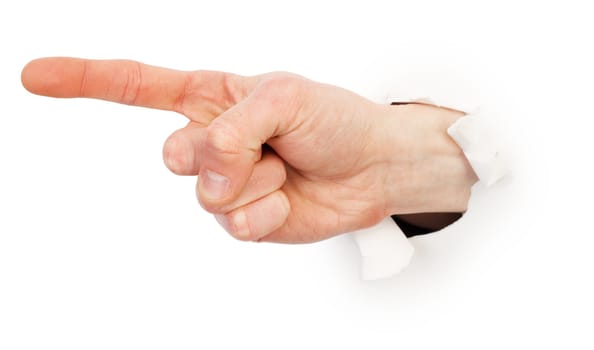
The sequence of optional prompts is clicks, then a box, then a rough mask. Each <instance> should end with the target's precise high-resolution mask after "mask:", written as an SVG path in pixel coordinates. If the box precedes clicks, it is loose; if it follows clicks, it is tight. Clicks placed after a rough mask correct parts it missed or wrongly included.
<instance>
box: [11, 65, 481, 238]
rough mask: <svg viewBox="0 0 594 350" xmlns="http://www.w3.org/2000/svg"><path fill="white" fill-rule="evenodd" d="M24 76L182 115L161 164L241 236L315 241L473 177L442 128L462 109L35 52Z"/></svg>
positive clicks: (287, 78)
mask: <svg viewBox="0 0 594 350" xmlns="http://www.w3.org/2000/svg"><path fill="white" fill-rule="evenodd" d="M22 81H23V85H24V86H25V88H27V89H28V90H29V91H31V92H33V93H35V94H39V95H45V96H51V97H62V98H63V97H87V98H96V99H102V100H106V101H112V102H117V103H124V104H130V105H136V106H143V107H149V108H157V109H163V110H169V111H174V112H178V113H181V114H183V115H185V116H186V117H187V118H188V119H189V123H188V124H187V125H186V127H184V128H183V129H180V130H178V131H176V132H174V133H173V134H172V135H171V136H170V137H169V138H168V139H167V141H166V142H165V146H164V151H163V155H164V160H165V164H166V165H167V167H168V168H169V169H170V170H171V171H173V172H174V173H176V174H180V175H199V180H198V186H197V196H198V199H199V201H200V203H201V205H202V206H203V207H204V208H205V209H206V210H207V211H209V212H211V213H213V214H215V215H216V217H217V219H218V221H219V222H220V223H221V225H222V226H223V227H225V229H226V230H227V231H228V232H230V233H231V234H232V235H233V236H235V237H236V238H238V239H242V240H264V241H275V242H313V241H318V240H321V239H325V238H328V237H331V236H334V235H336V234H339V233H343V232H348V231H353V230H356V229H360V228H363V227H368V226H371V225H373V224H375V223H377V222H379V221H380V220H381V219H383V218H384V217H386V216H388V215H391V214H404V213H415V212H440V211H441V212H448V211H464V210H465V208H466V204H467V201H468V197H469V194H470V187H471V185H472V184H473V183H474V182H475V181H476V178H475V175H474V173H473V172H472V170H471V169H470V167H469V166H468V163H467V161H466V159H465V158H464V156H463V155H462V153H461V151H460V149H459V148H458V147H457V145H456V144H455V143H454V142H453V141H452V140H451V139H449V137H448V136H447V134H446V132H445V131H446V129H447V127H448V126H449V125H451V124H452V123H453V122H454V121H455V120H456V119H457V118H459V117H460V116H461V115H462V114H461V113H459V112H455V111H451V110H446V109H440V108H437V107H433V106H426V105H403V106H383V105H378V104H375V103H373V102H371V101H369V100H367V99H365V98H363V97H361V96H358V95H356V94H354V93H352V92H350V91H347V90H344V89H341V88H338V87H335V86H331V85H326V84H321V83H317V82H314V81H311V80H308V79H306V78H303V77H301V76H298V75H294V74H290V73H283V72H275V73H268V74H263V75H258V76H252V77H244V76H239V75H235V74H231V73H223V72H212V71H194V72H183V71H177V70H171V69H165V68H159V67H154V66H148V65H144V64H141V63H138V62H133V61H124V60H113V61H98V60H83V59H75V58H45V59H39V60H35V61H33V62H31V63H29V64H28V65H27V66H26V67H25V68H24V70H23V73H22Z"/></svg>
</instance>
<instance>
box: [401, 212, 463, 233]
mask: <svg viewBox="0 0 594 350" xmlns="http://www.w3.org/2000/svg"><path fill="white" fill-rule="evenodd" d="M462 215H463V214H462V213H418V214H404V215H393V216H392V220H394V222H396V224H397V225H398V227H400V229H401V230H402V232H404V234H405V235H406V237H413V236H418V235H426V234H428V233H433V232H436V231H439V230H441V229H442V228H444V227H446V226H449V225H451V224H453V223H454V222H456V221H458V220H459V219H460V218H461V217H462Z"/></svg>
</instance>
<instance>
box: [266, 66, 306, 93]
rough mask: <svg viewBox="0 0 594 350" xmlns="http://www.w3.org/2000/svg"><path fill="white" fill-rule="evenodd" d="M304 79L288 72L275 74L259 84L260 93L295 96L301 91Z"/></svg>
mask: <svg viewBox="0 0 594 350" xmlns="http://www.w3.org/2000/svg"><path fill="white" fill-rule="evenodd" d="M304 83H305V79H304V78H303V77H301V76H299V75H296V74H292V73H288V72H275V73H272V74H271V76H270V77H269V78H267V79H265V80H264V81H262V83H261V84H260V88H261V89H262V92H263V93H264V94H267V95H272V96H274V95H283V96H287V95H289V96H290V95H295V94H298V93H299V92H300V91H302V89H303V86H304Z"/></svg>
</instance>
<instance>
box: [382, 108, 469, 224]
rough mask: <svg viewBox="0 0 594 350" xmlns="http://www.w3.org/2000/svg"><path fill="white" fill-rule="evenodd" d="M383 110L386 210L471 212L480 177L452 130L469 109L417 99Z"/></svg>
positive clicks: (389, 213) (387, 211)
mask: <svg viewBox="0 0 594 350" xmlns="http://www.w3.org/2000/svg"><path fill="white" fill-rule="evenodd" d="M380 110H381V112H380V118H379V122H378V125H379V126H380V127H379V128H378V133H379V137H378V140H379V142H380V152H382V161H383V163H384V166H383V167H382V169H384V171H385V173H384V174H382V175H383V176H382V178H383V186H384V196H385V197H384V200H385V208H386V214H388V215H395V214H407V213H436V212H464V211H466V208H467V204H468V199H469V198H470V188H471V187H472V185H473V184H474V183H475V182H476V181H477V178H476V175H475V173H474V171H473V170H472V168H471V167H470V164H469V163H468V160H467V159H466V157H465V156H464V153H463V152H462V150H461V149H460V147H459V146H458V145H457V144H456V143H455V142H454V140H452V139H451V137H450V136H449V135H448V134H447V128H448V127H449V126H450V125H452V124H453V123H454V122H455V121H456V120H457V119H458V118H460V117H462V116H463V115H464V113H462V112H459V111H455V110H450V109H446V108H439V107H436V106H431V105H425V104H416V103H411V104H403V105H389V106H385V105H384V106H380Z"/></svg>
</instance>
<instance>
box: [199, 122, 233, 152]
mask: <svg viewBox="0 0 594 350" xmlns="http://www.w3.org/2000/svg"><path fill="white" fill-rule="evenodd" d="M206 146H207V147H208V149H209V150H210V151H213V152H215V153H217V154H227V155H239V154H240V153H241V142H240V137H239V135H238V133H237V131H236V129H235V128H233V127H232V126H231V125H229V124H228V123H216V122H213V123H211V125H210V126H209V128H208V133H207V136H206Z"/></svg>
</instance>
